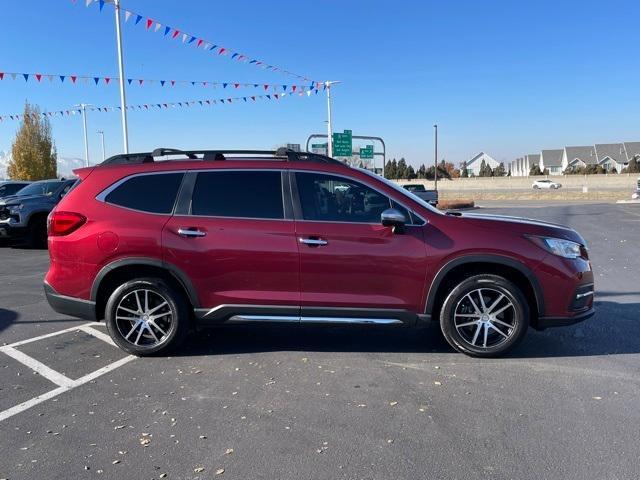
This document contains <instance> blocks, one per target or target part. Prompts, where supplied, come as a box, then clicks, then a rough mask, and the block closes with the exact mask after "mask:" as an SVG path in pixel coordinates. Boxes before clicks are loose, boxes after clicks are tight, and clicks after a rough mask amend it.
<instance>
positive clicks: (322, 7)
mask: <svg viewBox="0 0 640 480" xmlns="http://www.w3.org/2000/svg"><path fill="white" fill-rule="evenodd" d="M122 2H123V7H124V8H127V7H128V8H130V9H131V10H134V11H138V12H140V13H142V14H144V15H147V16H149V17H151V18H154V19H156V20H158V21H159V22H161V23H163V24H168V25H171V26H174V27H176V28H181V29H184V30H187V31H189V32H190V33H193V34H196V35H200V36H202V37H203V38H205V39H207V40H213V41H216V42H220V43H221V44H223V45H225V46H228V47H229V48H233V49H236V50H239V51H241V52H246V53H247V54H249V55H252V56H254V57H256V58H260V59H264V60H266V61H267V62H271V63H272V64H274V65H278V66H281V67H284V68H287V69H289V70H291V71H294V72H299V73H302V74H304V75H308V76H310V77H311V78H314V79H318V80H325V79H337V80H342V81H343V82H344V83H343V84H342V85H340V86H339V87H336V88H335V90H334V97H335V101H334V120H335V123H334V129H335V130H338V131H341V130H343V129H345V128H348V129H352V130H353V131H354V134H371V135H378V136H382V137H384V138H385V139H386V141H387V147H388V154H389V157H393V156H395V157H400V156H404V157H406V158H407V159H408V161H409V162H410V163H412V164H420V163H422V162H431V161H432V158H433V153H432V152H433V140H432V130H433V129H432V125H433V123H434V122H438V124H439V125H440V133H441V136H440V151H441V156H443V157H445V158H446V159H447V160H450V161H454V162H456V163H457V162H460V161H462V160H465V159H466V158H468V157H470V156H471V155H473V154H475V153H476V152H478V151H480V150H484V151H487V152H488V153H490V154H492V155H493V156H494V157H496V158H497V159H498V160H503V161H509V160H512V159H513V158H515V157H516V156H519V155H523V154H526V153H532V152H536V151H539V150H540V149H542V148H562V147H563V146H564V145H581V144H593V143H596V142H598V143H600V142H614V141H632V140H636V141H638V140H640V130H639V129H638V126H639V120H638V118H639V116H638V114H639V112H640V84H639V81H638V79H639V78H640V63H639V62H638V49H639V45H640V43H639V42H640V40H639V38H638V18H640V3H639V2H637V1H622V0H620V1H615V2H602V1H585V0H571V1H569V0H567V1H557V0H555V1H550V0H536V1H529V2H516V1H506V0H504V1H475V0H473V1H471V0H468V1H455V0H451V1H431V0H424V1H398V2H389V1H382V0H344V1H341V2H338V1H334V0H326V1H323V2H300V1H290V0H280V1H278V2H262V1H261V2H258V1H244V2H239V1H224V2H223V1H215V2H214V1H205V0H190V1H181V2H178V1H169V0H122ZM112 12H113V9H112V7H111V6H109V5H106V6H105V7H104V11H103V12H102V13H99V10H98V7H97V6H92V7H91V8H85V6H84V0H78V4H77V5H73V4H72V2H71V0H29V1H19V2H16V1H8V0H4V1H2V17H1V18H2V20H1V24H2V28H0V45H1V46H0V53H1V54H0V72H1V71H17V72H21V71H25V72H36V71H37V72H42V73H77V74H79V75H82V74H100V75H113V76H116V75H117V65H116V51H115V42H114V37H115V33H114V23H113V17H112ZM132 23H133V22H132V21H131V20H130V21H129V23H128V24H127V25H124V26H123V28H124V30H123V32H124V42H125V49H126V58H125V62H126V69H127V72H126V75H127V77H147V78H175V79H184V80H192V79H193V80H221V81H223V80H224V81H226V80H230V81H235V80H239V81H247V82H258V83H268V82H273V83H292V80H291V79H287V77H284V76H282V75H279V74H275V73H270V72H265V71H261V70H260V69H257V68H255V67H252V66H248V65H246V64H240V63H234V62H232V61H230V60H229V59H228V58H219V57H217V56H214V55H211V54H207V53H205V52H204V51H202V50H198V49H195V48H193V47H186V46H184V45H182V43H181V42H180V41H178V40H174V41H168V40H166V39H164V38H162V34H161V32H159V33H150V32H147V31H145V29H144V27H143V26H142V25H139V26H137V27H133V26H132ZM229 93H236V92H233V91H232V92H229ZM223 94H224V96H227V92H223V91H222V90H212V89H206V90H205V89H203V88H194V87H175V88H174V89H172V90H169V89H167V88H166V87H165V88H164V89H163V88H162V87H160V86H152V87H143V88H139V87H133V86H132V87H130V88H129V89H128V96H129V103H131V104H137V103H159V102H167V101H180V100H191V99H200V98H218V97H221V96H223ZM25 99H28V100H29V101H30V102H34V103H37V104H39V105H40V106H41V107H43V108H46V109H51V110H53V109H56V110H59V109H66V108H69V107H70V106H71V105H73V104H75V103H78V102H88V103H93V104H95V105H113V106H116V105H118V101H119V97H118V88H117V86H116V85H115V84H114V85H112V86H109V87H105V86H104V85H100V86H99V87H96V86H94V85H77V86H72V85H70V84H65V85H63V86H61V85H60V84H59V83H57V82H56V83H54V85H49V84H48V81H44V80H43V83H42V84H41V85H40V84H36V83H35V82H31V81H29V83H27V84H25V83H24V81H13V80H10V79H7V78H5V80H3V81H1V82H0V115H4V114H12V113H18V112H21V110H22V106H23V102H24V100H25ZM325 118H326V105H325V99H324V97H323V96H322V95H318V96H313V97H311V98H288V99H286V100H284V101H282V102H279V103H266V102H264V103H260V104H247V105H243V104H239V105H230V106H215V107H210V108H199V107H192V108H188V109H175V110H169V111H164V110H163V111H161V112H158V111H153V112H137V111H136V112H131V113H130V116H129V119H130V141H131V149H132V150H147V149H152V148H154V147H156V146H172V147H180V148H198V147H199V148H205V147H208V148H215V147H230V148H231V147H235V148H263V147H264V148H270V147H273V146H274V145H278V144H281V143H283V142H296V143H304V141H305V139H306V137H307V135H308V134H309V133H312V132H324V131H325V123H324V120H325ZM119 120H120V119H119V115H118V113H115V112H114V113H94V114H91V115H90V118H89V124H90V126H89V128H90V143H91V156H92V160H94V161H95V160H98V159H99V157H100V150H99V141H98V136H97V134H95V131H96V130H98V129H102V130H104V131H105V135H106V141H107V150H108V154H114V153H118V152H120V150H121V137H120V123H119ZM51 122H52V126H53V133H54V137H55V140H56V143H57V146H58V149H59V154H60V155H61V156H64V157H82V156H83V143H82V124H81V120H80V118H79V117H68V118H67V117H65V118H63V119H60V118H53V119H52V120H51ZM17 125H18V124H17V122H10V121H5V122H3V123H1V124H0V150H8V149H9V148H10V146H11V141H12V138H13V135H14V133H15V130H16V128H17Z"/></svg>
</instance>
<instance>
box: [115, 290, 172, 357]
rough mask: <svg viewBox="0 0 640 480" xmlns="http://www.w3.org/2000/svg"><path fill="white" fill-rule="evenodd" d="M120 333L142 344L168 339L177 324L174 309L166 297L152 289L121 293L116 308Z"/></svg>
mask: <svg viewBox="0 0 640 480" xmlns="http://www.w3.org/2000/svg"><path fill="white" fill-rule="evenodd" d="M115 320H116V326H117V328H118V333H119V334H120V335H121V336H122V338H123V339H124V340H126V341H127V342H129V343H131V344H132V345H135V346H136V347H142V348H155V347H157V346H158V345H161V344H162V343H164V342H166V341H167V339H168V338H169V336H170V334H171V332H172V330H173V328H174V323H175V322H174V313H173V311H172V309H171V307H170V305H169V302H168V301H167V299H166V298H165V297H164V296H163V295H161V294H160V293H158V292H156V291H154V290H149V289H136V290H132V291H130V292H129V293H127V294H126V295H125V296H123V297H122V299H121V300H120V302H119V303H118V306H117V307H116V310H115Z"/></svg>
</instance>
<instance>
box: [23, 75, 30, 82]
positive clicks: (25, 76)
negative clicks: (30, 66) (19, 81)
mask: <svg viewBox="0 0 640 480" xmlns="http://www.w3.org/2000/svg"><path fill="white" fill-rule="evenodd" d="M22 76H23V77H24V81H25V82H27V81H29V74H28V73H23V74H22Z"/></svg>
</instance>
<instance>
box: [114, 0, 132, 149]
mask: <svg viewBox="0 0 640 480" xmlns="http://www.w3.org/2000/svg"><path fill="white" fill-rule="evenodd" d="M113 3H114V5H115V9H114V10H115V12H116V40H117V44H118V70H119V75H120V82H119V83H120V110H121V114H122V141H123V143H124V153H129V128H128V125H127V98H126V94H125V91H124V85H125V84H124V80H125V78H124V57H123V54H122V33H121V31H120V0H114V1H113Z"/></svg>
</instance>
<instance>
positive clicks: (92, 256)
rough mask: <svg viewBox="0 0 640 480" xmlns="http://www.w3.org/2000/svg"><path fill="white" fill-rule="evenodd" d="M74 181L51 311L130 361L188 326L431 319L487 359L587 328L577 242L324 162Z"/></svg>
mask: <svg viewBox="0 0 640 480" xmlns="http://www.w3.org/2000/svg"><path fill="white" fill-rule="evenodd" d="M168 153H169V154H171V155H172V158H173V159H170V160H166V161H155V160H154V158H158V157H159V156H165V155H167V154H168ZM237 155H240V156H239V157H238V156H237ZM176 156H177V157H180V158H179V159H175V157H176ZM76 174H77V175H78V176H79V178H80V180H79V182H78V184H77V185H76V186H75V187H74V188H73V189H72V190H71V192H70V193H69V194H67V195H66V196H65V197H64V198H63V200H62V201H61V202H60V204H59V205H58V206H57V207H56V209H55V210H54V211H53V212H52V213H51V215H50V217H49V252H50V257H51V265H50V268H49V271H48V273H47V275H46V278H45V291H46V295H47V299H48V301H49V303H50V304H51V306H52V307H53V308H54V309H55V310H56V311H57V312H60V313H64V314H69V315H73V316H76V317H80V318H86V319H103V318H104V319H105V320H106V323H107V327H108V329H109V332H110V334H111V336H112V337H113V339H114V341H115V342H116V343H117V344H118V345H119V346H120V347H122V348H123V349H125V350H127V351H129V352H132V353H135V354H138V355H145V354H151V353H155V352H160V351H166V350H167V349H169V348H170V347H174V346H176V345H177V344H178V343H179V342H180V341H181V340H182V339H183V338H184V336H185V335H186V332H187V331H188V330H189V329H191V328H192V327H194V326H195V327H200V326H204V325H217V324H222V323H236V322H281V323H282V322H290V323H298V324H302V323H327V324H335V323H355V324H362V323H366V324H372V325H396V324H397V325H409V326H416V325H420V324H422V323H425V322H428V321H429V320H434V321H438V322H439V323H440V325H441V328H442V331H443V333H444V335H445V337H446V339H447V340H448V341H449V343H450V344H451V345H452V346H453V347H454V348H456V349H457V350H459V351H462V352H464V353H467V354H471V355H476V356H492V355H498V354H501V353H503V352H505V351H506V350H508V349H510V348H512V347H513V346H514V345H515V344H516V343H517V342H518V341H519V340H520V339H521V338H522V337H523V335H524V333H525V332H526V330H527V328H528V327H529V326H532V327H534V328H545V327H548V326H556V325H567V324H571V323H575V322H577V321H580V320H584V319H586V318H588V317H589V316H591V315H592V314H593V291H594V290H593V273H592V270H591V265H590V262H589V260H588V255H587V250H586V246H585V241H584V239H583V238H582V237H581V236H580V235H579V234H578V233H576V232H575V231H574V230H572V229H570V228H567V227H563V226H560V225H553V224H548V223H542V222H538V221H531V220H524V219H521V218H511V217H500V216H489V215H476V214H466V213H464V214H460V213H441V212H439V211H437V210H436V209H434V208H433V207H431V206H430V205H428V204H427V203H426V202H424V201H422V200H421V199H419V198H418V197H416V196H414V195H412V194H411V193H410V192H408V191H406V190H405V189H402V188H400V187H398V186H397V185H395V184H394V183H392V182H389V181H387V180H384V179H382V178H380V177H379V176H377V175H374V174H371V173H370V172H367V171H364V170H361V169H354V168H350V167H348V166H346V165H344V164H341V163H340V162H338V161H336V160H333V159H330V158H328V157H323V156H319V155H314V154H306V153H305V154H299V153H294V152H291V151H284V152H283V151H278V152H241V153H239V154H238V153H237V152H236V155H235V156H234V152H231V153H229V152H211V151H202V152H175V151H162V150H161V151H155V152H153V153H148V154H133V155H120V156H116V157H112V158H111V159H109V160H107V161H106V162H104V163H103V164H101V165H99V166H96V167H90V168H84V169H80V170H78V171H76Z"/></svg>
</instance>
